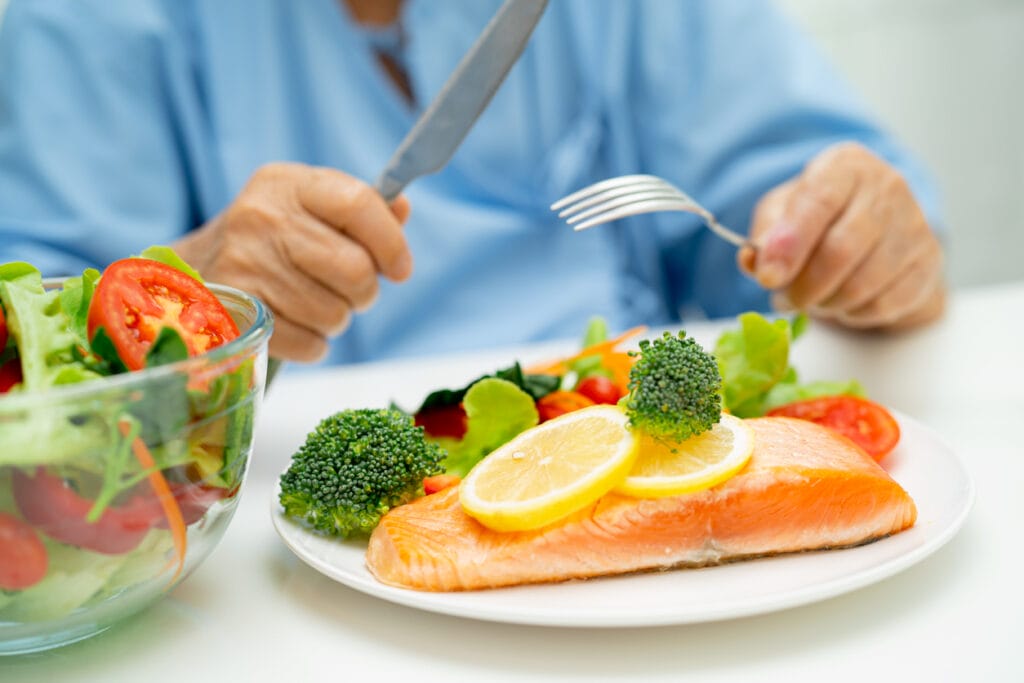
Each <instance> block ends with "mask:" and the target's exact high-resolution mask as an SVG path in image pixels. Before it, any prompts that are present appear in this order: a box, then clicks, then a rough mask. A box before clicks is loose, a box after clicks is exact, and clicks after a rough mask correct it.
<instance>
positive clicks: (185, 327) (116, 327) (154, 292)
mask: <svg viewBox="0 0 1024 683" xmlns="http://www.w3.org/2000/svg"><path fill="white" fill-rule="evenodd" d="M88 327H89V338H90V339H91V338H93V337H94V336H95V335H96V332H97V330H99V329H100V328H101V327H102V328H103V329H104V330H105V331H106V333H107V336H108V337H110V340H111V342H112V343H113V344H114V349H115V350H116V351H117V354H118V356H119V357H120V358H121V361H122V362H123V363H124V364H125V367H127V368H128V369H129V370H141V369H142V368H143V367H145V365H146V352H147V351H148V350H149V347H150V345H152V343H153V341H154V340H155V339H156V338H157V335H159V334H160V330H161V329H162V328H164V327H170V328H172V329H174V330H175V331H177V332H178V334H179V335H181V339H182V341H184V342H185V346H186V347H187V348H188V353H189V355H190V356H196V355H199V354H201V353H204V352H205V351H208V350H210V349H212V348H214V347H216V346H220V345H221V344H224V343H225V342H228V341H231V340H232V339H235V338H236V337H238V335H239V331H238V326H237V325H236V324H235V321H234V320H232V318H231V314H230V313H228V311H227V309H226V308H224V305H223V304H222V303H221V302H220V301H219V300H218V299H217V297H216V296H215V295H214V294H213V293H212V292H211V291H210V290H209V289H207V288H206V286H205V285H203V283H202V282H200V281H199V280H196V279H195V278H193V277H191V276H189V275H186V274H185V273H183V272H181V271H180V270H178V269H177V268H173V267H171V266H168V265H165V264H163V263H160V262H159V261H153V260H150V259H144V258H127V259H122V260H120V261H115V262H114V263H112V264H110V265H109V266H107V269H106V270H104V271H103V277H101V278H100V281H99V283H98V284H97V285H96V291H95V292H94V294H93V298H92V303H91V304H90V305H89V321H88Z"/></svg>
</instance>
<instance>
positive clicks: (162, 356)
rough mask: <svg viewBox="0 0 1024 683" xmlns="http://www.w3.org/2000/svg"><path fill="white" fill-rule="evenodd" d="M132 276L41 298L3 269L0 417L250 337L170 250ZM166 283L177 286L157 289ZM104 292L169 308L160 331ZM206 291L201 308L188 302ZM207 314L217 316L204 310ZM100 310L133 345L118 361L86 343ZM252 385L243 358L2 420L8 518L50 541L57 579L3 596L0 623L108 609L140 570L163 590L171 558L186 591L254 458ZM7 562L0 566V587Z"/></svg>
mask: <svg viewBox="0 0 1024 683" xmlns="http://www.w3.org/2000/svg"><path fill="white" fill-rule="evenodd" d="M125 262H127V263H126V264H125V265H122V266H115V267H113V270H111V269H109V268H108V270H107V272H105V273H103V274H101V273H100V272H99V271H97V270H94V269H86V270H85V271H84V272H83V273H82V274H81V275H80V276H77V277H70V278H66V279H65V280H64V281H63V282H61V283H60V287H59V288H55V287H53V286H52V285H51V284H50V283H47V284H46V286H44V283H43V279H42V276H41V274H40V272H39V270H38V269H37V268H35V267H33V266H32V265H30V264H28V263H20V262H14V263H4V264H0V312H2V318H3V323H2V325H0V335H6V339H5V340H2V341H4V344H3V345H2V346H3V348H0V404H3V403H4V401H6V400H7V399H8V397H7V396H5V395H4V392H13V393H14V394H23V393H33V394H34V393H38V392H44V391H46V390H48V389H50V388H52V387H55V386H59V385H64V384H73V383H79V382H84V381H92V380H97V379H100V378H102V377H105V376H108V375H114V374H119V373H126V372H129V371H130V367H129V366H131V367H132V368H139V369H141V368H144V367H146V368H148V367H153V366H156V365H165V364H168V363H177V362H179V361H182V360H185V359H187V358H189V357H190V356H194V355H197V354H199V353H202V352H203V351H206V350H209V349H210V348H212V346H213V345H218V344H221V343H224V342H226V341H229V340H230V339H233V338H234V337H236V336H238V333H237V327H236V326H235V324H234V321H233V320H231V319H230V315H229V314H228V313H227V312H226V309H224V308H223V306H222V305H221V304H220V301H219V300H218V299H217V298H216V296H214V295H213V293H212V292H211V291H210V290H208V289H207V288H206V286H205V285H204V284H203V283H202V281H201V280H200V279H199V278H198V273H196V272H195V271H194V270H192V269H191V268H189V267H188V265H187V264H185V263H184V262H183V261H181V259H180V258H179V257H177V255H176V254H174V252H173V251H172V250H170V249H169V248H166V247H155V248H150V249H147V250H146V251H144V252H143V255H142V258H138V257H133V258H131V259H126V260H125ZM125 262H122V263H125ZM128 266H130V267H131V268H130V269H129V268H128ZM121 268H125V270H121ZM168 270H170V271H173V274H170V275H169V276H168V277H169V279H168V280H162V279H158V280H153V279H147V278H149V277H150V276H151V275H152V274H153V273H165V274H166V273H167V271H168ZM126 274H127V275H131V276H132V277H129V278H128V279H127V280H125V279H124V276H125V275H126ZM135 275H138V277H137V278H136V279H134V280H133V279H132V278H133V277H134V276H135ZM167 282H171V283H175V282H179V283H184V285H183V289H180V290H179V289H176V288H174V287H164V285H165V284H166V283H167ZM105 288H106V289H108V290H109V289H111V288H113V289H115V290H117V291H115V294H116V295H117V296H115V297H114V298H115V300H116V301H120V302H121V303H128V304H130V305H131V306H135V305H137V304H138V305H141V308H139V309H138V310H140V311H143V312H144V313H147V314H148V313H152V312H153V310H154V309H152V308H150V307H149V306H150V305H151V304H153V303H154V302H156V303H157V304H159V305H161V306H164V308H162V309H161V310H162V313H160V314H159V315H157V316H156V317H153V318H152V319H150V320H149V322H153V321H155V322H156V323H157V324H156V325H155V326H151V327H148V328H147V327H145V325H142V323H146V322H147V321H146V320H145V319H144V318H131V317H130V316H129V315H125V310H124V308H122V309H120V311H121V312H120V317H118V315H116V314H117V312H118V304H117V303H115V304H114V305H113V306H111V305H109V302H108V305H105V306H101V303H100V301H101V300H102V299H104V295H103V290H104V289H105ZM196 291H198V292H199V293H198V294H197V295H196V296H195V297H194V299H195V300H194V301H193V299H191V298H188V296H185V297H182V296H181V294H182V292H184V293H185V294H186V295H187V294H188V293H189V292H193V293H194V292H196ZM97 293H98V294H97ZM118 297H121V298H120V299H119V298H118ZM211 299H212V300H213V301H214V302H216V306H217V308H216V309H210V308H208V307H206V305H205V304H203V305H202V306H200V305H199V303H198V302H202V301H206V302H209V301H210V300H211ZM179 304H180V305H179ZM101 308H103V311H101V312H103V313H105V314H106V315H107V316H108V317H107V318H106V320H108V321H109V320H112V321H118V322H121V323H124V324H125V326H126V329H129V332H130V334H129V336H128V337H127V339H128V341H129V342H130V343H129V344H128V345H124V344H121V347H120V348H119V346H118V344H119V343H120V342H117V343H115V339H114V337H113V336H111V335H109V334H108V325H109V327H110V330H112V329H113V327H114V326H115V325H113V324H112V323H107V322H105V323H104V324H103V325H100V326H98V327H97V326H95V325H94V327H93V328H92V329H91V330H90V327H89V320H90V311H91V310H92V311H93V313H94V315H98V313H97V311H100V309H101ZM211 310H212V311H214V313H215V314H214V315H212V316H208V314H210V312H211ZM221 311H222V312H223V314H221V313H220V312H221ZM218 320H220V321H222V322H224V323H225V325H223V326H222V325H220V324H219V323H218V324H214V323H215V322H216V321H218ZM129 323H133V324H135V327H131V326H130V325H129ZM224 330H227V332H224ZM211 331H212V332H213V333H211ZM90 332H91V334H90ZM136 332H138V333H139V337H138V338H136V337H134V336H133V335H134V334H135V333H136ZM150 333H151V334H152V336H149V335H150ZM123 341H124V338H121V342H123ZM140 349H141V355H140V353H138V352H139V350H140ZM122 353H124V357H122ZM140 359H141V361H140ZM140 363H141V364H140ZM255 371H256V370H255V360H254V359H253V358H244V359H242V358H237V357H231V358H227V359H224V360H223V361H221V362H217V363H212V364H206V365H202V367H201V369H200V368H199V367H198V366H197V368H196V369H195V370H194V371H193V369H192V368H190V369H189V370H188V372H178V371H174V372H166V373H160V374H155V375H154V376H153V377H152V379H150V380H147V381H146V382H144V383H140V384H139V385H138V386H136V385H134V384H133V385H131V387H130V391H129V390H123V389H120V388H119V386H120V385H116V384H110V385H108V386H109V388H107V389H105V388H104V387H102V386H98V387H97V394H98V395H99V397H98V398H97V399H95V400H92V399H91V398H87V399H85V400H82V401H75V400H67V401H64V402H61V401H59V400H58V401H56V402H55V403H54V404H53V406H52V407H50V408H48V409H46V410H32V411H27V412H24V413H18V412H17V406H18V402H17V399H15V400H14V402H13V403H12V404H11V405H12V406H13V407H14V408H15V410H14V411H13V412H12V411H7V412H6V413H5V415H14V417H15V418H16V419H14V420H13V421H10V422H5V423H4V426H3V427H2V428H0V517H2V516H3V515H11V516H13V517H14V518H16V519H18V520H19V521H20V522H22V523H23V524H26V525H27V526H28V527H29V528H30V529H31V530H32V531H33V532H34V533H35V534H37V535H38V537H39V539H40V540H41V542H42V552H43V554H42V558H43V559H44V560H46V570H45V576H44V577H43V578H42V580H41V581H39V582H38V583H37V584H36V585H34V586H32V587H30V588H26V589H24V590H19V591H17V592H7V593H0V621H2V620H3V619H5V618H7V619H13V620H15V621H39V620H46V619H58V618H61V617H63V616H65V615H66V614H68V613H69V612H71V611H72V610H75V609H77V608H79V607H83V606H86V605H87V604H89V603H93V602H100V601H103V600H105V599H107V598H108V597H109V596H110V595H111V594H113V593H115V592H117V591H119V590H122V589H124V588H127V587H130V586H133V585H136V584H138V583H140V582H141V581H143V580H145V578H146V571H141V568H142V567H146V568H147V571H151V574H149V575H150V576H155V575H157V574H158V573H159V572H160V566H161V565H162V564H163V563H164V562H166V561H167V559H166V558H167V557H168V555H169V553H170V552H171V551H172V548H173V549H174V551H173V552H174V553H175V555H176V557H175V556H171V558H170V563H171V564H176V565H177V569H176V571H175V572H174V576H173V578H172V581H174V580H177V579H178V578H180V576H181V573H182V571H183V569H184V562H185V553H186V550H187V530H186V527H187V526H189V525H192V524H195V523H198V522H200V521H201V520H203V519H204V518H206V517H207V513H208V511H209V510H210V508H211V507H212V506H214V505H215V504H217V503H218V502H220V501H230V500H231V499H232V498H233V497H234V496H235V495H236V494H237V491H238V487H239V483H240V480H241V476H242V473H243V472H244V463H245V455H246V452H247V448H248V444H249V443H251V435H252V428H253V424H252V420H253V406H252V398H253V392H254V387H255V379H254V374H255ZM88 396H91V394H88ZM33 547H35V548H36V550H38V549H39V547H38V546H33ZM9 559H10V558H9V557H7V556H6V555H4V554H3V553H0V573H2V572H3V571H6V570H7V569H8V568H9V567H7V566H6V565H7V564H9V562H8V560H9ZM37 559H38V558H37ZM26 566H28V565H26ZM122 567H123V568H125V569H126V571H124V572H122V571H120V570H119V568H122ZM169 567H170V564H168V568H169ZM129 568H132V570H131V571H128V569H129Z"/></svg>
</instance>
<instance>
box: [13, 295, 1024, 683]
mask: <svg viewBox="0 0 1024 683" xmlns="http://www.w3.org/2000/svg"><path fill="white" fill-rule="evenodd" d="M719 329H720V326H718V325H716V324H714V323H706V324H695V325H692V326H690V327H689V328H688V331H689V332H691V333H692V334H694V336H696V337H697V338H698V340H700V341H702V342H704V343H711V342H713V340H714V338H715V337H716V335H717V333H718V331H719ZM572 348H574V342H571V341H567V342H565V343H561V344H547V345H544V346H535V347H529V348H521V349H508V348H506V349H495V350H489V351H486V352H480V353H475V354H472V355H463V356H461V357H457V358H436V359H431V360H430V362H423V361H422V360H421V361H416V362H412V361H409V362H401V363H392V364H371V365H364V366H352V367H348V368H345V369H337V370H331V371H325V372H320V373H317V374H285V375H283V376H281V377H279V378H278V379H277V381H276V382H275V384H274V385H273V387H272V388H271V390H270V391H269V392H268V395H267V397H266V401H265V403H264V406H263V409H262V412H261V413H260V416H259V424H258V429H257V434H256V448H255V453H254V456H253V462H252V466H251V470H250V473H249V476H248V479H247V481H246V483H245V487H244V489H243V495H242V499H241V503H240V505H239V508H238V511H237V514H236V516H235V519H234V520H233V521H232V524H231V526H230V527H229V529H228V531H227V533H226V535H225V537H224V539H223V541H222V542H221V544H220V545H219V546H218V547H217V548H216V549H215V550H214V552H213V554H212V555H211V556H210V557H209V558H208V559H207V561H206V562H205V563H204V564H203V565H201V566H200V567H199V568H198V569H197V570H196V572H195V573H194V574H193V575H192V576H191V577H189V578H188V580H186V581H185V582H184V583H183V584H182V585H180V586H179V587H178V588H177V589H176V590H175V591H174V592H173V594H172V595H171V596H170V597H169V598H168V599H166V600H164V601H162V602H161V603H158V604H157V605H156V606H154V607H153V608H151V609H149V610H148V611H146V612H144V613H142V614H141V615H138V616H137V617H134V618H132V619H129V620H128V621H127V622H125V623H123V624H121V625H119V626H116V627H114V628H113V629H111V630H110V631H108V632H106V633H104V634H102V635H100V636H97V637H95V638H92V639H90V640H87V641H84V642H81V643H78V644H75V645H71V646H68V647H65V648H61V649H58V650H54V651H51V652H48V653H42V654H36V655H26V656H21V657H13V658H12V657H8V658H0V681H4V682H8V681H9V682H11V683H14V682H15V681H17V682H18V683H29V682H31V681H45V682H46V683H52V682H54V681H104V682H106V683H114V682H117V681H173V682H175V683H181V682H183V681H278V682H290V681H304V680H316V681H326V680H331V681H355V680H363V679H366V677H367V676H369V677H371V678H369V680H380V681H387V680H399V679H400V678H406V679H408V680H413V681H417V682H420V681H428V680H443V681H448V682H450V681H462V680H467V681H468V680H472V681H488V682H490V681H510V680H526V679H529V680H531V681H539V680H586V681H597V680H602V681H604V680H645V681H659V680H672V681H676V680H683V679H684V678H685V679H686V680H714V681H718V680H730V681H731V680H736V681H752V680H787V681H793V680H822V679H827V680H858V681H862V680H865V679H870V680H879V681H885V680H896V679H897V678H898V677H902V678H904V679H906V680H930V681H946V680H949V681H968V680H970V681H979V680H985V681H988V680H990V681H1024V550H1022V548H1024V530H1022V529H1024V446H1022V441H1024V439H1022V438H1021V435H1022V434H1024V281H1021V282H1017V283H1011V284H1006V285H1001V286H994V287H986V288H983V289H968V290H963V291H959V292H957V293H956V294H955V296H954V297H953V300H952V302H951V306H950V309H949V311H948V313H947V315H946V317H945V318H944V320H943V321H941V322H940V323H938V324H937V325H935V326H933V327H930V328H928V329H926V330H923V331H918V332H914V333H910V334H906V335H903V336H898V337H875V336H868V335H861V334H851V333H845V332H840V331H837V330H833V329H830V328H827V327H826V326H824V325H813V326H812V328H811V330H810V332H809V333H808V334H807V336H806V337H804V338H801V339H800V340H799V341H798V342H797V344H796V347H795V349H794V354H793V359H794V363H795V364H796V366H797V367H798V369H800V370H801V373H802V375H803V377H804V378H806V379H815V378H833V379H841V378H847V377H856V378H858V379H860V380H861V382H862V383H863V384H864V385H865V386H866V387H867V389H868V392H869V394H870V395H871V396H872V397H873V398H875V399H877V400H879V401H881V402H883V403H885V404H887V405H889V406H891V407H893V408H895V409H897V410H899V411H902V412H904V413H907V414H909V415H911V416H914V417H915V418H917V419H918V420H919V421H921V422H923V423H924V424H926V425H928V426H929V427H931V428H932V429H933V430H934V431H936V432H937V433H938V434H940V435H941V436H942V437H943V438H944V439H945V440H946V441H947V442H948V443H949V444H950V445H951V446H952V447H953V448H954V450H955V451H956V452H957V453H958V454H959V455H960V456H961V457H962V458H963V459H964V461H965V462H966V463H967V467H968V469H969V471H970V472H971V475H972V476H973V478H974V481H975V484H976V487H977V499H976V503H975V506H974V509H973V511H972V513H971V515H970V517H969V518H968V520H967V522H966V524H965V526H964V527H963V529H962V530H961V531H960V533H959V534H958V535H957V536H956V537H955V538H954V539H953V540H952V541H951V542H950V543H949V544H948V545H946V546H945V547H943V548H942V549H941V550H939V551H938V552H936V553H935V554H934V555H932V556H930V557H929V558H927V559H925V560H924V561H923V562H921V563H920V564H917V565H915V566H913V567H911V568H910V569H908V570H906V571H904V572H902V573H900V574H897V575H896V576H894V577H891V578H889V579H886V580H884V581H882V582H880V583H877V584H874V585H871V586H868V587H866V588H862V589H859V590H857V591H854V592H852V593H849V594H846V595H843V596H840V597H836V598H832V599H829V600H825V601H823V602H819V603H815V604H812V605H807V606H803V607H797V608H792V609H788V610H784V611H781V612H777V613H773V614H767V615H762V616H756V617H748V618H743V619H734V620H729V621H721V622H714V623H706V624H696V625H689V626H670V627H664V626H663V627H654V628H635V629H561V628H546V627H529V626H514V625H506V624H498V623H489V622H483V621H475V620H468V619H461V618H456V617H448V616H441V615H437V614H433V613H428V612H422V611H418V610H415V609H412V608H407V607H402V606H398V605H394V604H391V603H388V602H384V601H381V600H378V599H376V598H373V597H369V596H366V595H363V594H361V593H358V592H356V591H354V590H352V589H349V588H347V587H345V586H342V585H340V584H337V583H334V582H333V581H331V580H330V579H327V578H325V577H323V576H321V575H320V574H319V573H317V572H316V571H314V570H313V569H310V568H308V567H307V566H306V565H305V564H303V563H302V562H301V561H300V560H298V559H297V558H296V557H295V556H294V555H292V554H291V553H290V552H289V551H288V550H287V549H286V548H285V547H284V545H283V544H282V543H281V541H280V540H279V539H278V537H277V535H276V533H275V532H274V530H273V527H272V526H271V522H270V515H269V500H270V497H271V495H272V490H273V487H274V484H275V481H276V477H277V475H278V474H279V472H280V471H281V470H282V469H283V468H284V467H285V466H286V465H287V463H288V461H289V457H290V455H291V453H292V452H293V451H294V450H295V449H296V447H297V446H298V445H299V444H300V443H301V442H302V440H303V438H304V436H305V434H306V432H307V431H309V430H310V429H311V428H312V427H313V426H314V425H315V424H316V422H317V421H318V420H319V419H320V418H322V417H324V416H326V415H328V414H329V413H331V412H333V411H334V410H337V409H340V408H344V407H357V406H374V405H384V404H386V403H387V402H388V401H389V400H390V399H392V398H395V399H402V398H405V397H411V398H405V400H406V401H408V402H410V403H411V402H413V401H415V400H417V399H418V398H420V397H421V396H422V393H423V392H425V391H426V390H429V389H432V388H436V387H440V386H448V385H458V384H459V383H460V382H462V381H463V380H469V379H472V378H473V377H475V376H477V375H479V374H481V373H483V372H489V371H492V370H494V369H496V368H497V367H500V366H502V365H506V364H508V362H510V361H511V360H513V359H516V358H518V359H520V360H523V361H526V362H529V361H531V360H539V359H542V358H546V357H550V356H551V355H552V354H555V353H558V352H560V351H563V350H571V349H572ZM406 407H409V408H411V407H414V406H412V405H407V406H406Z"/></svg>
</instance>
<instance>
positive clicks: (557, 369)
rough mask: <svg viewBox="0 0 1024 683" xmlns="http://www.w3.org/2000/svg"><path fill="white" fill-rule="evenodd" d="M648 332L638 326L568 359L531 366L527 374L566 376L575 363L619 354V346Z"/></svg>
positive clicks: (643, 327) (644, 326)
mask: <svg viewBox="0 0 1024 683" xmlns="http://www.w3.org/2000/svg"><path fill="white" fill-rule="evenodd" d="M646 330H647V326H646V325H638V326H637V327H633V328H631V329H628V330H626V331H625V332H623V333H622V334H620V335H619V336H617V337H614V338H612V339H606V340H604V341H600V342H597V343H595V344H592V345H590V346H588V347H586V348H584V349H583V350H581V351H579V352H578V353H575V354H573V355H571V356H569V357H567V358H562V359H560V360H556V361H554V362H551V363H542V364H539V365H535V366H531V367H529V368H527V372H529V373H530V374H538V375H564V374H565V373H567V372H569V370H570V369H571V368H570V365H571V364H572V363H573V362H575V361H578V360H582V359H584V358H591V357H597V358H602V359H604V357H605V356H610V355H614V354H617V353H618V352H616V351H615V348H616V347H617V346H619V345H620V344H623V343H624V342H626V341H629V340H630V339H632V338H633V337H636V336H637V335H640V334H643V333H644V332H645V331H646Z"/></svg>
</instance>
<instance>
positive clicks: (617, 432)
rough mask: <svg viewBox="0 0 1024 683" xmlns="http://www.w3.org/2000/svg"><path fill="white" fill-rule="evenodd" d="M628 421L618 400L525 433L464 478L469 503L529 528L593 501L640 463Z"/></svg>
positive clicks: (486, 521)
mask: <svg viewBox="0 0 1024 683" xmlns="http://www.w3.org/2000/svg"><path fill="white" fill-rule="evenodd" d="M628 423H629V418H628V417H627V416H626V414H625V412H623V411H622V409H620V408H618V407H617V406H613V405H596V406H591V407H588V408H583V409H581V410H576V411H573V412H571V413H566V414H565V415H562V416H560V417H557V418H555V419H553V420H548V421H547V422H545V423H543V424H541V425H540V426H537V427H533V428H532V429H528V430H526V431H525V432H522V433H521V434H519V435H518V436H517V437H515V438H514V439H512V440H511V441H509V442H508V443H506V444H505V445H504V446H501V447H500V448H498V449H497V450H495V451H493V452H492V453H491V454H490V455H488V456H487V457H486V458H484V459H483V460H481V461H480V462H479V463H478V464H477V465H476V467H474V468H473V469H472V470H471V471H470V473H469V474H468V475H467V476H466V478H465V479H463V481H462V484H461V486H460V488H459V499H460V500H461V501H462V507H463V509H464V510H465V511H466V514H468V515H469V516H471V517H474V518H475V519H476V520H477V521H479V522H480V523H481V524H483V525H484V526H487V527H490V528H491V529H494V530H496V531H526V530H529V529H538V528H540V527H543V526H547V525H548V524H551V523H552V522H556V521H558V520H559V519H562V518H563V517H565V516H567V515H570V514H572V513H573V512H575V511H577V510H580V509H582V508H584V507H586V506H587V505H589V504H590V503H593V502H594V501H595V500H597V499H598V498H600V497H601V496H603V495H604V494H606V493H607V492H608V491H610V490H611V489H612V488H613V487H614V486H615V485H616V484H618V483H619V482H620V481H622V480H623V478H625V476H626V474H628V473H629V471H630V469H631V468H632V467H633V462H634V461H635V460H636V453H637V442H638V439H637V438H636V437H635V436H634V435H633V432H631V431H630V430H629V429H628V428H627V426H628Z"/></svg>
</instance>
